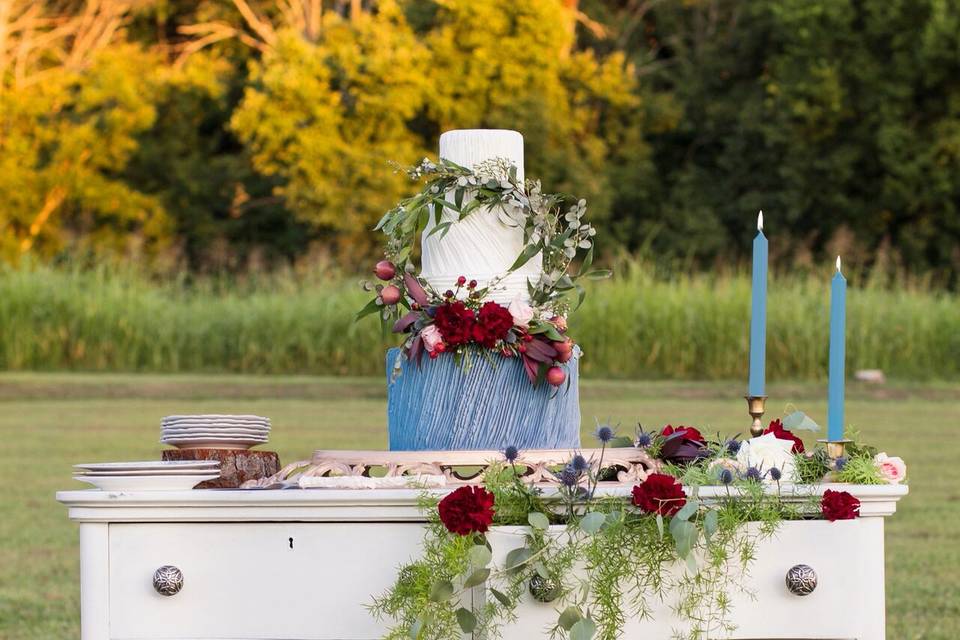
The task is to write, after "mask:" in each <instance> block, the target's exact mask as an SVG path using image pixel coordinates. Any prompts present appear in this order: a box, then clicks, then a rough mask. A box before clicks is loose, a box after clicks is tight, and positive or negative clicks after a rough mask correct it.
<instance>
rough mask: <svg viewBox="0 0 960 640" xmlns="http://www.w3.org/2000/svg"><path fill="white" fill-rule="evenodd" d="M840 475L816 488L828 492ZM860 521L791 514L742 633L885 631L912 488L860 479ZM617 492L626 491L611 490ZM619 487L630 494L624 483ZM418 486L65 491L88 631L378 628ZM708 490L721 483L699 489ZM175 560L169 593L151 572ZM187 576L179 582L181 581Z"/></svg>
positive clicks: (339, 634) (348, 633) (768, 553)
mask: <svg viewBox="0 0 960 640" xmlns="http://www.w3.org/2000/svg"><path fill="white" fill-rule="evenodd" d="M825 488H829V485H828V486H824V487H819V488H817V489H816V491H818V492H819V491H822V490H823V489H825ZM843 488H844V489H846V490H848V491H850V492H851V493H853V494H854V495H856V496H857V497H859V498H860V500H861V503H862V506H861V518H860V519H858V520H850V521H843V522H833V523H831V522H825V521H798V522H787V523H784V524H783V525H782V526H781V528H780V530H779V531H778V533H777V534H776V536H775V538H773V539H772V540H767V541H764V542H763V543H761V544H760V547H759V549H758V557H757V560H756V562H755V563H754V564H753V565H752V566H751V569H750V578H749V582H750V587H751V588H752V590H754V591H755V592H756V595H757V599H756V600H753V599H750V598H748V597H746V595H744V594H738V595H737V596H736V597H735V598H734V601H735V602H734V613H733V619H734V621H735V622H736V624H737V625H738V628H737V630H736V632H734V634H733V635H732V636H731V637H732V638H736V639H750V640H753V639H761V638H769V639H787V638H790V639H814V638H816V639H828V638H838V639H839V638H842V639H858V640H883V638H884V637H885V636H884V573H883V567H884V558H883V521H884V517H886V516H889V515H892V514H893V513H894V511H895V510H896V503H897V501H898V500H899V499H900V498H901V497H902V496H904V495H905V494H906V493H907V488H906V487H904V486H876V487H853V488H851V487H849V486H845V487H843ZM609 491H611V492H616V491H618V490H616V489H611V490H609ZM622 491H624V492H625V491H626V489H623V490H622ZM417 495H418V492H416V491H411V490H375V491H363V490H354V491H345V490H280V491H272V490H248V491H240V490H203V491H184V492H130V493H126V492H106V491H96V490H89V491H65V492H61V493H58V494H57V499H58V500H59V501H60V502H62V503H63V504H65V505H67V506H68V507H69V512H70V518H71V519H72V520H74V521H76V522H78V523H79V525H80V554H81V565H80V568H81V609H82V611H81V628H82V638H83V640H107V639H111V640H141V639H143V640H145V639H160V638H163V639H172V638H181V639H188V638H189V639H191V640H200V639H205V640H213V639H218V640H227V639H230V640H241V639H244V640H254V639H256V640H268V639H269V640H279V639H285V640H321V639H322V640H333V639H338V640H354V639H361V638H362V639H373V638H379V637H380V636H381V634H382V632H383V625H382V624H381V623H378V622H377V621H375V620H374V619H372V618H371V616H370V615H369V613H368V611H367V608H366V606H367V605H368V604H369V603H370V601H371V597H372V596H373V595H376V594H380V593H382V592H383V591H384V590H385V589H387V588H388V587H389V586H390V585H391V584H392V583H393V581H394V579H395V576H396V571H397V567H398V566H399V565H400V564H401V563H403V562H405V561H407V560H409V559H410V558H411V557H413V556H415V555H416V554H417V551H418V545H419V543H420V539H421V536H422V528H421V527H422V522H423V517H422V515H421V514H420V513H419V512H418V510H417V508H416V499H417ZM700 495H701V497H702V498H705V499H708V498H709V497H710V495H711V490H710V489H701V493H700ZM489 538H490V541H491V544H492V545H493V547H494V552H495V559H496V557H498V556H499V557H503V556H504V555H505V554H506V552H507V551H509V549H510V548H512V546H519V545H520V544H521V543H522V535H520V534H519V533H518V532H517V531H516V530H515V528H503V529H499V530H494V531H491V533H490V534H489ZM798 564H806V565H809V566H810V567H812V568H813V569H814V571H815V572H816V576H817V586H816V589H815V590H814V591H813V593H811V594H810V595H808V596H802V597H801V596H795V595H793V594H791V593H790V591H788V589H787V588H786V585H785V575H786V573H787V571H789V570H790V568H791V567H793V566H794V565H798ZM164 566H172V567H176V569H177V570H179V571H178V572H173V574H174V577H175V578H179V577H180V576H182V587H180V588H179V591H178V592H177V593H176V594H175V595H171V596H165V595H161V594H160V593H158V591H157V590H156V589H155V587H154V574H155V572H156V571H157V570H158V569H159V568H160V567H164ZM178 586H179V585H178ZM521 607H522V611H521V612H520V613H521V615H520V620H521V622H520V623H518V624H517V625H514V626H513V627H511V628H508V629H506V630H505V633H504V638H505V640H530V639H533V638H538V637H541V635H542V633H541V630H542V629H543V628H544V626H545V625H546V624H548V623H549V622H551V621H552V620H555V619H556V612H555V611H554V610H553V607H552V606H551V605H549V604H539V603H535V602H533V601H531V602H525V603H523V604H522V605H521ZM673 622H674V621H673V620H672V619H671V614H670V611H669V609H668V608H667V607H664V608H663V610H662V611H660V612H658V615H656V616H655V619H654V620H649V621H643V622H639V621H632V622H630V623H629V626H628V630H627V634H626V635H625V637H628V638H633V637H644V638H653V639H656V638H669V637H670V629H671V626H672V623H673Z"/></svg>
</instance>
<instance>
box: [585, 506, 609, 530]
mask: <svg viewBox="0 0 960 640" xmlns="http://www.w3.org/2000/svg"><path fill="white" fill-rule="evenodd" d="M606 519H607V516H606V515H605V514H602V513H600V512H598V511H591V512H590V513H588V514H587V515H585V516H583V519H582V520H580V528H581V529H583V531H584V532H586V533H596V532H597V531H600V527H602V526H603V523H604V522H605V521H606Z"/></svg>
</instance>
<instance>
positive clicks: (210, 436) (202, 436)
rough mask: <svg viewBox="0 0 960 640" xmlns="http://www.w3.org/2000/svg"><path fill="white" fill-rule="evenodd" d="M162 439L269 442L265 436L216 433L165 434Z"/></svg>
mask: <svg viewBox="0 0 960 640" xmlns="http://www.w3.org/2000/svg"><path fill="white" fill-rule="evenodd" d="M160 439H161V440H223V441H225V442H226V441H228V440H236V441H238V442H266V441H267V440H269V438H267V436H265V435H263V436H249V435H245V436H231V435H228V434H225V433H215V432H211V433H199V432H198V433H191V434H189V435H186V434H173V433H165V434H163V435H162V436H160Z"/></svg>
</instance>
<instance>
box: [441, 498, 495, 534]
mask: <svg viewBox="0 0 960 640" xmlns="http://www.w3.org/2000/svg"><path fill="white" fill-rule="evenodd" d="M493 500H494V498H493V494H492V493H490V492H489V491H487V490H486V489H484V488H483V487H474V486H466V487H460V488H459V489H457V490H456V491H454V492H453V493H451V494H448V495H447V496H446V497H445V498H444V499H443V500H441V501H440V505H439V508H438V510H439V512H440V522H442V523H443V526H445V527H446V528H447V529H448V530H449V531H450V532H451V533H456V534H457V535H461V536H466V535H469V534H471V533H476V532H479V533H483V532H485V531H486V530H487V529H488V528H489V527H490V524H491V523H493Z"/></svg>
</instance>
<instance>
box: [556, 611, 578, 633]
mask: <svg viewBox="0 0 960 640" xmlns="http://www.w3.org/2000/svg"><path fill="white" fill-rule="evenodd" d="M582 617H583V616H581V615H580V610H579V609H577V608H576V607H567V608H566V609H564V610H563V613H561V614H560V617H559V618H558V619H557V625H559V626H560V628H561V629H563V630H564V631H570V627H572V626H573V625H575V624H576V623H577V622H579V621H580V619H581V618H582Z"/></svg>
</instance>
